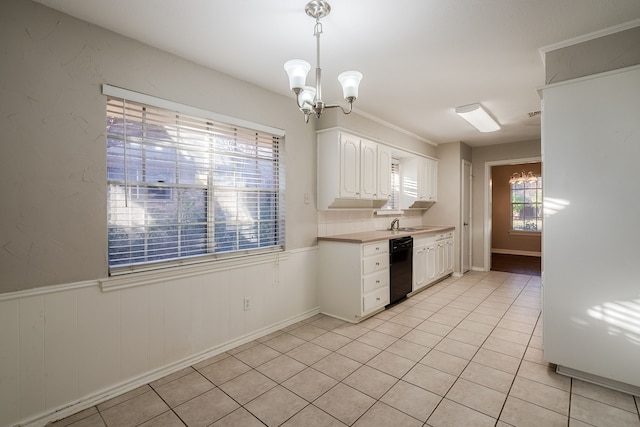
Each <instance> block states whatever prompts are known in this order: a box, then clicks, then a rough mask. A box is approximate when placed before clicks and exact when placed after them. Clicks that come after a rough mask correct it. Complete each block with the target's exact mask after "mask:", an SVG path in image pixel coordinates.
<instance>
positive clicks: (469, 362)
mask: <svg viewBox="0 0 640 427" xmlns="http://www.w3.org/2000/svg"><path fill="white" fill-rule="evenodd" d="M485 277H486V276H485ZM529 280H530V279H529ZM481 281H482V280H480V281H478V282H477V283H475V284H473V285H472V286H471V287H470V288H469V289H467V290H466V291H465V292H464V293H462V294H460V295H459V296H462V295H464V294H466V293H467V292H468V291H469V290H471V289H472V288H474V287H475V286H477V285H478V283H480V282H481ZM506 281H507V279H506V278H505V279H504V280H503V281H502V282H500V285H499V286H498V287H496V288H495V289H493V290H492V291H491V293H489V294H488V295H487V296H486V297H485V298H484V299H483V300H482V301H481V302H480V303H479V304H478V305H477V306H476V308H477V307H478V306H480V305H481V304H482V303H483V302H485V301H486V300H487V299H488V298H489V297H490V296H491V295H492V294H493V293H494V292H495V291H497V290H498V289H500V288H501V287H503V286H504V285H505V282H506ZM454 283H455V282H454ZM528 283H529V281H527V284H528ZM452 284H453V283H452ZM526 287H527V285H524V286H523V287H522V289H521V290H520V292H518V295H517V296H516V297H515V298H514V299H513V302H515V301H516V300H517V298H518V296H520V295H521V294H522V291H523V290H524V289H525V288H526ZM459 296H458V297H459ZM458 297H456V299H457V298H458ZM513 302H511V303H510V304H509V308H507V310H505V312H504V314H503V315H502V316H500V318H499V320H498V322H497V323H496V324H495V325H494V326H493V328H492V329H491V332H489V334H488V335H487V337H486V338H485V339H484V340H483V341H482V344H480V345H479V346H478V350H476V352H475V353H474V354H473V356H472V357H471V358H470V359H469V360H468V362H467V364H466V365H465V367H464V368H463V369H462V371H461V372H460V375H462V373H463V372H464V371H465V370H466V369H467V367H468V366H469V365H470V364H471V362H472V361H473V358H474V357H475V356H476V355H477V354H478V352H479V351H480V349H481V348H482V345H483V344H484V343H485V342H486V341H487V339H489V337H490V336H491V333H493V331H495V329H496V328H497V327H498V324H499V323H500V321H501V320H502V319H503V318H504V316H505V314H506V313H507V312H508V311H509V309H510V308H511V307H512V306H513ZM447 305H448V304H447ZM445 307H446V306H445ZM443 308H444V307H443ZM474 311H475V309H474V310H473V311H471V312H469V314H468V315H467V316H465V317H464V318H463V319H462V320H460V321H459V322H458V323H457V324H456V325H455V326H454V328H453V329H452V330H451V331H453V330H454V329H455V328H456V327H457V326H458V325H459V324H460V323H462V321H463V320H465V319H467V317H469V315H470V314H472V313H473V312H474ZM538 316H539V315H538ZM492 317H493V316H492ZM536 323H537V322H536ZM534 329H535V327H534ZM451 331H449V333H451ZM449 333H447V335H445V336H444V337H443V339H444V338H446V337H447V336H448V335H449ZM531 336H533V331H532V332H531ZM450 339H453V338H450ZM441 341H442V340H440V342H441ZM456 341H457V340H456ZM530 341H531V338H529V342H530ZM459 342H461V341H459ZM434 348H435V347H434ZM525 352H526V348H525ZM497 353H501V352H497ZM501 354H504V353H501ZM454 356H455V355H454ZM507 356H508V355H507ZM523 359H524V354H523V355H522V357H521V358H520V362H519V364H518V369H519V367H520V364H521V363H522V360H523ZM476 363H479V362H476ZM480 364H481V365H483V366H487V365H484V364H482V363H480ZM489 367H490V368H492V367H491V366H489ZM494 369H495V368H494ZM517 372H518V371H517V370H516V374H514V379H513V380H512V384H513V381H515V377H516V375H517ZM460 375H458V376H457V378H456V380H455V381H454V382H453V384H452V385H451V386H450V387H449V389H448V390H447V392H446V393H445V395H444V396H443V397H442V399H440V402H439V403H438V405H436V407H435V408H434V410H433V411H432V413H431V414H430V415H429V418H430V417H431V415H433V413H435V411H436V410H437V409H438V406H440V404H441V403H442V401H443V400H444V399H445V398H446V395H447V394H448V393H449V391H451V388H453V386H454V385H455V383H456V382H457V381H458V380H459V379H460V378H461V376H460ZM463 379H464V380H465V381H469V382H472V383H474V384H477V385H479V386H482V387H487V386H485V385H483V384H479V383H476V382H475V381H471V380H466V379H465V378H463ZM487 388H489V389H491V390H493V388H491V387H487ZM510 390H511V387H509V391H510ZM505 396H506V397H505V400H504V402H503V404H502V408H501V409H500V413H499V414H498V416H497V417H496V418H495V423H494V425H497V423H498V422H499V421H500V415H501V414H502V409H503V408H504V405H505V404H506V401H507V398H508V397H509V393H508V392H507V393H505ZM454 402H455V401H454ZM455 403H457V404H459V405H461V406H464V407H466V408H469V409H471V410H473V411H476V412H479V413H481V414H484V415H486V416H489V417H491V418H493V417H492V416H491V415H488V414H486V413H484V412H482V411H478V410H476V409H474V408H471V407H469V406H466V405H464V404H461V403H458V402H455ZM429 418H427V421H428V420H429Z"/></svg>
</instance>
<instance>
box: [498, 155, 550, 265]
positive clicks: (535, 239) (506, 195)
mask: <svg viewBox="0 0 640 427" xmlns="http://www.w3.org/2000/svg"><path fill="white" fill-rule="evenodd" d="M523 170H524V171H525V172H529V171H531V172H533V173H534V174H535V175H536V176H540V174H541V170H542V163H540V162H538V163H527V164H514V165H504V166H494V167H492V168H491V183H492V185H491V249H492V250H493V249H499V250H506V251H516V252H518V251H523V252H535V253H539V252H540V251H541V236H540V234H539V233H531V234H529V235H522V234H521V233H520V234H512V233H511V232H510V231H511V186H510V185H509V178H511V176H512V175H513V174H514V173H520V172H521V171H523Z"/></svg>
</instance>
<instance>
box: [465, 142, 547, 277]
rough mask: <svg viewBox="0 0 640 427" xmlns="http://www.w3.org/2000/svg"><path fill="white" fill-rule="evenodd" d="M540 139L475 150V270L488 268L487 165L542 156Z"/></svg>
mask: <svg viewBox="0 0 640 427" xmlns="http://www.w3.org/2000/svg"><path fill="white" fill-rule="evenodd" d="M540 155H541V154H540V140H532V141H523V142H513V143H508V144H498V145H489V146H484V147H473V148H472V163H473V181H472V183H473V184H472V185H473V200H472V203H473V206H472V223H473V229H472V231H471V233H472V243H471V244H472V253H473V255H472V256H473V259H472V261H471V265H472V267H473V268H474V269H480V270H482V269H486V268H488V266H485V262H484V258H485V248H484V245H485V226H486V224H487V218H485V209H486V202H487V200H486V199H487V192H488V189H489V187H488V185H487V184H486V183H485V166H486V164H487V163H491V162H502V161H504V162H507V161H509V160H513V159H528V158H539V157H540Z"/></svg>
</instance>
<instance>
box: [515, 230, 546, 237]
mask: <svg viewBox="0 0 640 427" xmlns="http://www.w3.org/2000/svg"><path fill="white" fill-rule="evenodd" d="M509 234H510V235H511V236H529V237H540V236H541V235H542V231H520V230H511V231H509Z"/></svg>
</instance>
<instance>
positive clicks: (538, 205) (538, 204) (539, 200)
mask: <svg viewBox="0 0 640 427" xmlns="http://www.w3.org/2000/svg"><path fill="white" fill-rule="evenodd" d="M528 184H531V183H527V182H523V183H519V184H518V183H513V184H512V183H509V207H510V214H509V217H510V228H509V233H510V234H523V235H529V234H536V233H537V234H539V233H541V232H542V229H543V195H542V188H543V187H542V176H537V177H536V182H535V184H536V185H535V187H530V186H529V187H528V186H527V185H528ZM516 186H522V187H520V188H514V187H516ZM527 190H535V191H536V201H535V202H527V201H526V197H524V198H523V201H522V202H514V191H518V192H520V191H527ZM515 205H522V209H525V208H526V206H533V207H534V209H536V210H537V215H536V216H535V218H533V221H535V226H536V228H535V229H533V230H531V229H530V230H527V229H526V228H525V229H520V228H514V221H515V220H516V219H515V217H514V212H515ZM518 221H524V223H525V224H526V221H527V218H526V217H525V218H524V219H518ZM538 224H539V226H540V227H539V228H538Z"/></svg>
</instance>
